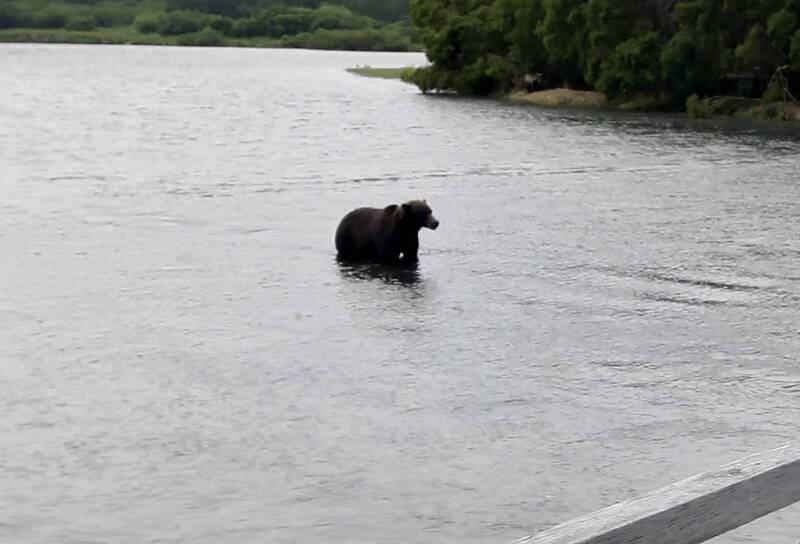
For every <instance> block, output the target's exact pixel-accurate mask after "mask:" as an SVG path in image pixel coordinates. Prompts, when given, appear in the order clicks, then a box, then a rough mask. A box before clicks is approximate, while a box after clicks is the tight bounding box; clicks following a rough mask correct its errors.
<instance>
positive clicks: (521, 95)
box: [508, 89, 800, 124]
mask: <svg viewBox="0 0 800 544" xmlns="http://www.w3.org/2000/svg"><path fill="white" fill-rule="evenodd" d="M508 98H509V99H511V100H514V101H519V102H527V103H529V104H536V105H539V106H547V107H568V108H590V109H618V110H628V111H630V110H637V111H645V112H646V111H657V110H658V108H657V107H655V106H657V104H656V103H655V102H652V101H649V102H648V101H644V100H643V101H628V102H612V101H610V100H608V99H607V98H606V97H605V95H604V94H603V93H599V92H593V91H575V90H572V89H548V90H545V91H534V92H532V93H528V92H525V91H514V92H512V93H510V94H509V95H508ZM685 113H686V114H687V115H689V116H690V117H693V118H697V119H707V118H715V117H716V118H720V117H735V118H738V119H756V120H766V121H787V122H795V123H798V124H800V104H799V103H797V102H766V101H764V100H760V99H756V98H744V97H738V96H715V97H710V98H703V99H701V98H697V97H693V98H690V99H689V101H687V109H686V112H685Z"/></svg>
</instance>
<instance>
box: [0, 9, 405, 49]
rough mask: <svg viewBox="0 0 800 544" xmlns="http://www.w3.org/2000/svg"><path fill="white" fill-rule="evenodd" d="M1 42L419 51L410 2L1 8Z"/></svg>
mask: <svg viewBox="0 0 800 544" xmlns="http://www.w3.org/2000/svg"><path fill="white" fill-rule="evenodd" d="M0 40H2V41H53V42H89V43H148V44H176V45H207V46H221V45H265V46H283V47H302V48H313V49H347V50H367V51H410V50H417V49H419V45H418V35H417V33H416V31H415V29H414V27H413V25H412V24H411V22H410V19H409V14H408V2H407V0H336V1H327V2H324V3H323V2H322V1H321V0H0Z"/></svg>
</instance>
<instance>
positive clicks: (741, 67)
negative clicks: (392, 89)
mask: <svg viewBox="0 0 800 544" xmlns="http://www.w3.org/2000/svg"><path fill="white" fill-rule="evenodd" d="M411 13H412V17H413V20H414V22H415V23H416V24H417V26H418V27H419V29H420V33H421V35H422V42H423V44H424V47H425V50H426V52H427V54H428V57H429V59H430V60H431V63H432V64H431V66H429V67H426V68H422V69H420V70H418V71H417V72H416V73H415V74H414V80H415V82H416V83H417V85H418V86H419V87H420V88H421V89H422V90H423V91H428V90H445V91H457V92H461V93H468V94H478V95H486V94H496V93H506V92H508V91H509V90H511V89H512V88H515V87H516V88H521V87H525V86H526V83H525V80H524V78H525V76H526V74H529V77H528V82H527V87H529V89H530V88H535V89H551V88H557V87H568V88H571V89H576V90H587V91H600V92H602V93H604V94H605V95H606V96H607V97H608V98H609V99H610V100H612V101H616V102H617V103H623V102H627V103H630V104H638V105H641V106H642V107H646V108H658V109H684V108H685V107H686V103H687V100H689V98H690V97H693V98H692V99H691V100H690V102H689V104H690V108H691V110H692V111H693V112H695V113H697V114H698V115H704V114H707V113H708V108H707V106H711V105H712V104H710V103H706V102H703V99H704V98H705V97H713V96H717V95H732V96H740V97H749V98H759V99H761V100H762V101H764V102H786V103H792V102H794V98H793V97H794V96H799V94H798V93H799V92H800V0H460V1H458V2H454V1H452V0H411ZM781 115H782V114H781Z"/></svg>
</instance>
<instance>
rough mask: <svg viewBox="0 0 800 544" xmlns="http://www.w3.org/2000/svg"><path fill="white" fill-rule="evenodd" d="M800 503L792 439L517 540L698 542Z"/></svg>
mask: <svg viewBox="0 0 800 544" xmlns="http://www.w3.org/2000/svg"><path fill="white" fill-rule="evenodd" d="M795 502H800V444H788V445H785V446H782V447H780V448H776V449H774V450H770V451H767V452H762V453H759V454H756V455H751V456H750V457H746V458H744V459H740V460H739V461H735V462H733V463H729V464H727V465H724V466H721V467H718V468H715V469H714V470H711V471H709V472H704V473H702V474H698V475H697V476H693V477H691V478H689V479H687V480H683V481H682V482H678V483H675V484H672V485H670V486H667V487H665V488H663V489H659V490H658V491H655V492H653V493H650V494H647V495H645V496H643V497H640V498H637V499H632V500H629V501H625V502H621V503H619V504H615V505H613V506H609V507H608V508H604V509H602V510H598V511H597V512H594V513H592V514H589V515H587V516H584V517H582V518H578V519H575V520H572V521H569V522H567V523H564V524H562V525H559V526H557V527H553V528H551V529H548V530H546V531H544V532H542V533H539V534H536V535H531V536H527V537H525V538H522V539H520V540H516V541H515V542H514V543H513V544H697V543H700V542H705V541H706V540H709V539H711V538H714V537H715V536H718V535H721V534H723V533H726V532H728V531H731V530H733V529H736V528H737V527H741V526H742V525H745V524H747V523H750V522H751V521H753V520H755V519H757V518H760V517H762V516H765V515H767V514H770V513H772V512H775V511H776V510H780V509H781V508H785V507H787V506H789V505H791V504H793V503H795ZM798 538H799V539H800V535H799V536H798Z"/></svg>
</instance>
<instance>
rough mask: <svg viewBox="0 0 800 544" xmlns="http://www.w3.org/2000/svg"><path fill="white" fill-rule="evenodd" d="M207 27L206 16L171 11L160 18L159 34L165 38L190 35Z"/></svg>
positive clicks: (189, 12) (192, 12)
mask: <svg viewBox="0 0 800 544" xmlns="http://www.w3.org/2000/svg"><path fill="white" fill-rule="evenodd" d="M205 26H206V16H205V15H203V14H202V13H198V12H194V11H170V12H168V13H163V14H161V15H160V16H159V17H158V33H159V34H161V35H163V36H174V35H177V34H190V33H192V32H197V31H199V30H200V29H202V28H204V27H205Z"/></svg>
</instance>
